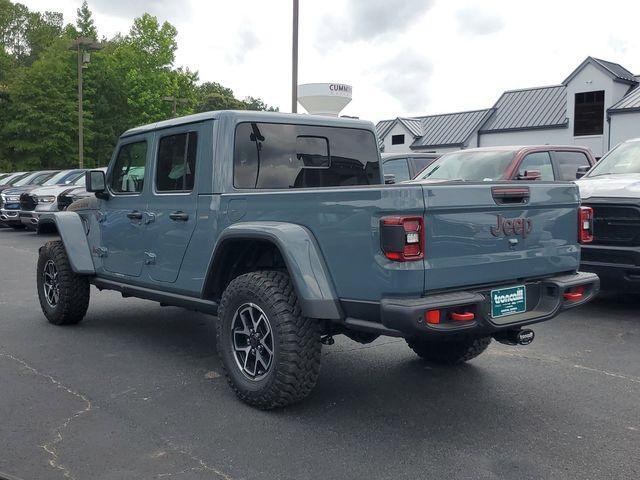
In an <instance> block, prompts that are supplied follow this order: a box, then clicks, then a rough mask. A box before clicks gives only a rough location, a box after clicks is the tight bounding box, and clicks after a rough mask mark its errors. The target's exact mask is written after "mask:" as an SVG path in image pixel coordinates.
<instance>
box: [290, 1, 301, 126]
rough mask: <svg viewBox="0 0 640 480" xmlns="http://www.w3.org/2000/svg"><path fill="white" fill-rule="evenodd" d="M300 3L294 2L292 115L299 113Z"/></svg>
mask: <svg viewBox="0 0 640 480" xmlns="http://www.w3.org/2000/svg"><path fill="white" fill-rule="evenodd" d="M299 10H300V1H299V0H293V45H292V48H291V53H292V55H291V57H292V58H291V113H298V14H299Z"/></svg>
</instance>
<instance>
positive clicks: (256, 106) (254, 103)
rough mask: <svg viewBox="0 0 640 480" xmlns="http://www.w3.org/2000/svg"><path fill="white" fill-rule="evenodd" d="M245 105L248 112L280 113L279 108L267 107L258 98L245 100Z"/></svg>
mask: <svg viewBox="0 0 640 480" xmlns="http://www.w3.org/2000/svg"><path fill="white" fill-rule="evenodd" d="M244 104H245V105H246V108H247V110H266V111H267V112H279V111H280V110H279V109H278V107H272V106H270V105H267V104H266V103H264V101H263V100H262V99H261V98H256V97H246V98H245V99H244Z"/></svg>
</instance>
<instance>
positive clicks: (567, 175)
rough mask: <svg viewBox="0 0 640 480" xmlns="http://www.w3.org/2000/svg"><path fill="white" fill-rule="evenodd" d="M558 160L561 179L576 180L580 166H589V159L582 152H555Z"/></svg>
mask: <svg viewBox="0 0 640 480" xmlns="http://www.w3.org/2000/svg"><path fill="white" fill-rule="evenodd" d="M554 156H555V158H556V161H557V162H558V177H559V179H560V180H575V179H576V172H577V171H578V167H585V166H586V167H588V166H589V165H590V163H589V159H588V158H587V156H586V155H585V154H584V153H582V152H555V153H554Z"/></svg>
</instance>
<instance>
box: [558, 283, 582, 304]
mask: <svg viewBox="0 0 640 480" xmlns="http://www.w3.org/2000/svg"><path fill="white" fill-rule="evenodd" d="M562 296H563V298H564V299H565V300H569V301H572V302H575V301H576V300H580V299H581V298H582V297H583V296H584V287H583V286H580V287H574V288H572V289H571V290H569V291H568V292H565V293H564V294H563V295H562Z"/></svg>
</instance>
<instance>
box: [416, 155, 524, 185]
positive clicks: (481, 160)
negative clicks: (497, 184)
mask: <svg viewBox="0 0 640 480" xmlns="http://www.w3.org/2000/svg"><path fill="white" fill-rule="evenodd" d="M514 156H515V152H514V151H511V150H506V151H505V150H472V151H467V152H466V151H464V150H461V151H458V152H451V153H447V154H445V155H443V156H441V157H440V158H438V159H437V160H436V161H435V162H433V163H432V164H431V165H429V166H428V167H427V168H425V169H424V170H423V172H422V173H421V174H420V175H418V176H417V177H416V179H417V180H426V179H429V180H459V181H468V182H490V181H493V180H500V179H502V178H503V177H504V174H505V171H506V170H507V167H508V166H509V165H510V164H511V162H512V161H513V157H514Z"/></svg>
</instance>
